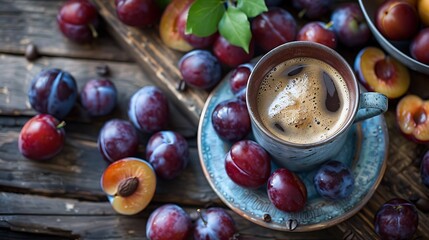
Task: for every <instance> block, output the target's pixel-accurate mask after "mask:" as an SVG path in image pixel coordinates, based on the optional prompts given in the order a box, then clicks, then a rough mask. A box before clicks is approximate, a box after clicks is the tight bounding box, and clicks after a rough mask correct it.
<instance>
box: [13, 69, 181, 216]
mask: <svg viewBox="0 0 429 240" xmlns="http://www.w3.org/2000/svg"><path fill="white" fill-rule="evenodd" d="M28 97H29V102H30V104H31V106H32V108H33V109H34V110H36V111H37V112H38V113H39V114H37V115H36V116H34V117H33V118H31V119H30V120H29V121H28V122H26V123H25V125H24V126H23V128H22V130H21V132H20V135H19V140H18V145H19V151H20V152H21V153H22V154H23V155H24V156H25V157H26V158H29V159H32V160H48V159H51V158H53V157H55V156H56V155H57V154H58V153H60V151H61V150H62V148H63V146H64V142H65V131H64V125H65V123H64V121H63V120H64V119H65V118H66V117H67V116H68V115H69V114H70V112H71V111H72V109H73V107H74V106H75V104H77V102H80V104H81V106H82V108H83V109H85V111H86V112H87V113H88V115H90V116H92V117H99V116H105V115H108V114H110V113H111V112H112V111H113V109H114V108H115V106H116V102H117V89H116V87H115V85H114V83H113V82H112V81H110V80H108V79H92V80H90V81H87V82H86V83H85V85H84V86H83V87H82V89H81V91H80V92H79V91H78V87H77V84H76V81H75V79H74V77H73V76H72V75H71V74H70V73H68V72H66V71H64V70H61V69H55V68H49V69H44V70H42V71H41V72H40V73H38V74H37V75H36V76H35V77H34V78H33V79H32V80H31V84H30V88H29V90H28ZM168 106H169V105H168V99H167V97H166V96H165V94H164V93H163V92H162V91H161V89H160V88H158V87H155V86H150V85H149V86H144V87H142V88H141V89H139V90H138V91H136V92H135V93H134V94H133V95H132V97H131V99H130V102H129V109H128V116H129V119H130V121H128V120H123V119H116V118H114V119H110V120H108V121H107V122H106V123H105V124H104V125H103V127H102V128H101V130H100V132H99V137H98V149H99V151H100V154H101V156H102V157H103V158H104V159H105V160H107V162H108V163H110V164H109V166H108V167H107V168H106V170H105V172H104V173H103V176H102V179H101V185H102V189H103V190H104V191H105V192H106V194H107V195H108V198H109V200H110V202H111V204H112V206H113V208H114V209H115V210H116V211H117V212H119V213H122V214H135V213H138V212H140V211H141V210H143V209H144V208H145V207H146V206H147V205H148V204H149V202H150V200H151V199H152V197H153V195H154V193H155V188H156V178H157V177H159V178H162V179H167V180H170V179H173V178H175V177H177V176H178V175H179V174H180V173H181V172H182V170H183V169H184V168H185V167H186V165H187V163H188V158H189V150H188V143H187V141H186V140H185V138H184V137H183V136H182V135H180V134H179V133H177V132H174V131H171V130H167V124H168V119H169V116H168V115H169V107H168ZM141 133H142V134H146V135H148V134H149V135H150V137H149V139H148V142H147V145H146V148H145V149H146V156H145V159H147V161H145V160H142V159H140V158H137V157H136V156H137V155H138V148H139V144H140V137H141Z"/></svg>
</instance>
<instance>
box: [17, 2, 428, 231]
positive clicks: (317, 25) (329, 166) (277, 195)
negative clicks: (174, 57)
mask: <svg viewBox="0 0 429 240" xmlns="http://www.w3.org/2000/svg"><path fill="white" fill-rule="evenodd" d="M395 1H396V2H399V1H397V0H390V1H386V2H395ZM192 2H193V1H192V0H174V1H172V2H171V3H170V4H169V5H168V6H167V8H166V9H165V10H164V11H163V12H162V10H161V9H160V8H159V6H158V5H157V4H156V2H155V0H115V6H116V13H117V17H118V19H119V20H120V21H121V22H123V23H124V24H126V25H128V26H132V27H139V28H140V27H148V26H151V25H154V24H157V23H159V34H160V37H161V39H162V41H163V42H164V44H165V45H167V46H168V47H170V48H172V49H176V50H179V51H183V52H188V53H186V54H185V55H184V56H183V57H182V58H181V59H180V61H179V63H178V68H179V71H180V73H181V75H182V78H183V80H184V81H185V82H186V84H187V85H189V86H191V87H195V88H199V89H204V90H210V89H211V88H213V87H214V86H215V85H216V84H217V83H218V82H219V81H220V79H221V78H222V74H223V73H222V70H223V69H225V68H231V69H234V70H233V72H232V74H231V77H230V86H231V91H232V92H233V93H234V98H232V99H228V100H226V101H224V102H222V103H220V104H219V105H218V106H216V108H215V110H214V112H213V113H212V123H213V127H214V129H215V131H216V132H217V134H218V135H219V137H220V138H222V139H223V140H225V141H228V142H230V143H232V146H231V148H230V150H229V151H228V153H227V155H226V157H225V170H226V172H227V174H228V176H229V177H230V178H231V180H232V181H234V182H235V183H236V184H238V185H240V186H242V187H245V188H250V189H255V188H260V187H261V186H264V185H266V187H267V195H268V196H269V199H270V200H271V202H272V203H273V204H274V205H275V206H276V207H277V208H278V209H280V210H283V211H287V212H296V211H300V210H302V209H303V208H304V207H305V204H306V201H307V190H306V186H305V185H304V184H303V182H302V181H301V180H300V178H299V176H298V175H297V174H295V173H294V172H292V171H289V170H288V169H285V168H279V169H276V170H274V171H273V172H271V171H272V167H271V161H270V157H269V155H268V154H267V153H266V152H265V150H264V149H263V148H262V147H261V146H259V145H258V143H256V142H254V141H252V140H249V139H246V137H247V136H248V134H249V132H250V130H251V127H250V118H249V114H248V112H247V108H246V103H245V101H246V87H245V86H246V84H247V80H248V77H249V75H250V73H251V71H252V70H253V66H252V65H251V64H249V63H248V62H249V61H250V60H251V59H252V58H253V56H254V55H255V54H263V53H266V52H268V51H270V50H271V49H273V48H274V47H276V46H278V45H280V44H283V43H286V42H290V41H296V40H302V41H314V42H318V43H321V44H324V45H327V46H329V47H331V48H333V49H335V48H336V47H337V46H338V43H341V44H343V45H344V46H347V47H362V46H364V45H365V43H367V42H368V40H369V38H370V37H371V36H370V31H369V29H368V26H367V24H366V22H365V20H364V17H363V14H362V12H361V10H360V8H359V6H358V4H357V3H353V2H350V3H346V4H340V5H336V8H335V9H332V8H331V6H332V0H317V1H308V0H292V1H291V3H290V4H291V6H292V7H293V8H295V9H297V10H298V11H300V13H299V15H300V17H305V18H307V19H308V20H310V22H308V23H307V24H305V25H304V26H302V28H301V29H298V25H297V21H296V19H295V17H294V16H293V15H292V14H290V13H289V12H288V11H287V10H286V9H284V8H282V7H281V6H280V5H281V4H285V3H283V2H282V1H279V0H266V4H267V6H269V10H268V11H267V12H264V13H262V14H260V15H259V16H257V17H255V18H253V19H252V20H251V31H252V40H251V41H250V46H249V52H245V51H244V50H243V49H241V48H239V47H237V46H234V45H231V44H230V43H229V42H228V41H227V40H226V39H225V38H224V37H222V36H221V35H220V34H218V33H215V34H213V35H211V36H208V37H198V36H195V35H192V34H186V33H185V28H186V27H185V26H186V20H187V13H188V11H189V7H190V5H191V4H192ZM402 2H414V4H416V3H415V2H416V1H411V0H410V1H402ZM418 2H419V5H418V6H417V5H414V7H418V8H417V12H419V14H420V15H422V14H421V13H420V12H423V14H425V13H426V12H427V11H426V10H427V9H428V6H429V3H428V1H426V0H420V1H418ZM386 4H392V3H386ZM411 4H413V3H411ZM403 5H405V4H404V3H398V4H397V5H394V6H395V7H398V9H407V7H408V5H407V6H403ZM404 7H405V8H404ZM390 9H392V8H390ZM415 9H416V8H414V10H415ZM425 9H426V10H425ZM397 12H402V13H403V12H404V11H403V10H401V11H396V12H395V11H393V10H392V14H395V13H397ZM425 16H427V14H426V15H425ZM326 17H330V18H329V19H330V21H329V22H328V23H325V22H321V21H320V19H322V18H323V19H326ZM420 18H421V21H422V23H423V24H428V23H427V19H426V18H427V17H420ZM386 19H387V18H386ZM396 20H400V21H399V22H401V24H405V23H407V22H409V21H408V15H407V17H405V16H403V15H400V17H399V18H397V19H396ZM405 20H406V21H405ZM380 22H381V21H380ZM57 23H58V26H59V28H60V30H61V32H62V33H63V34H64V36H66V37H67V38H69V39H71V40H73V41H76V42H79V43H85V42H89V41H91V40H92V39H94V38H95V37H97V28H98V27H99V24H100V19H99V16H98V13H97V9H96V8H95V6H94V5H93V4H92V3H91V2H90V1H88V0H70V1H68V2H66V3H65V4H64V5H63V6H62V7H61V9H60V10H59V13H58V15H57ZM398 24H399V23H398ZM377 25H379V26H382V25H383V26H386V27H385V28H386V31H389V30H392V29H393V27H392V28H391V27H389V26H395V28H394V29H397V28H396V26H399V25H395V24H393V25H392V24H390V25H386V24H385V23H380V24H379V23H377ZM416 26H417V24H416ZM413 27H414V26H413ZM379 28H380V27H379ZM381 28H384V27H381ZM401 30H412V28H408V27H406V28H402V29H401ZM380 31H381V32H384V31H383V30H382V29H380ZM395 31H396V30H395ZM384 34H385V36H389V33H384ZM428 35H429V31H428V30H427V28H426V29H424V30H421V31H420V33H419V34H418V35H417V36H415V40H413V44H411V50H410V52H411V54H412V55H413V57H415V58H416V59H417V60H419V61H421V62H423V63H427V61H428V60H427V59H428V58H429V56H428V55H427V54H426V53H427V51H421V50H419V49H421V48H425V47H426V49H427V46H428V42H429V40H428V39H429V37H428ZM392 40H394V39H392ZM422 46H423V47H422ZM424 54H426V55H424ZM398 66H399V67H398ZM355 70H356V73H357V76H358V79H359V80H360V81H361V82H362V83H363V84H364V86H365V87H367V89H368V90H370V91H378V92H382V93H384V94H386V95H387V96H388V97H389V98H396V97H399V96H401V95H402V94H404V93H405V92H406V90H407V89H408V86H409V73H408V71H407V69H406V68H405V67H403V66H402V65H401V64H398V63H397V61H395V60H394V59H389V57H386V56H385V55H384V53H383V52H382V51H380V50H379V49H374V48H365V49H362V51H361V52H360V53H359V54H358V56H357V57H356V60H355ZM386 83H387V84H386ZM28 95H29V102H30V104H31V106H32V107H33V108H34V109H35V110H36V111H37V112H39V113H40V114H38V115H36V116H35V117H33V118H32V119H30V120H29V121H28V122H27V123H26V124H25V125H24V127H23V128H22V130H21V133H20V136H19V150H20V152H21V153H22V154H23V155H24V156H25V157H27V158H29V159H35V160H44V159H50V158H52V157H54V156H55V155H56V154H58V153H59V152H60V151H61V149H62V147H63V145H64V140H65V131H64V122H63V120H64V118H65V117H66V116H67V115H68V114H69V113H70V112H71V111H72V109H73V106H74V105H75V103H76V102H77V101H78V100H80V104H81V105H82V107H83V108H84V109H85V110H86V111H87V112H88V114H89V115H91V116H94V117H97V116H103V115H107V114H109V113H110V112H112V110H113V109H114V108H115V105H116V96H117V92H116V88H115V86H114V84H113V82H111V81H109V80H106V79H95V80H92V81H89V82H88V83H87V84H86V85H85V86H84V87H83V88H82V90H81V92H80V94H79V93H78V90H77V85H76V82H75V80H74V78H73V77H72V75H71V74H70V73H67V72H66V71H63V70H60V69H46V70H44V71H42V72H41V73H39V74H38V75H37V76H36V77H35V78H34V79H33V80H32V83H31V87H30V90H29V93H28ZM412 106H419V107H412ZM428 106H429V104H428V103H427V102H425V101H424V100H422V99H420V98H419V97H417V96H407V97H405V98H404V99H402V100H401V102H400V103H399V104H398V107H397V116H398V123H399V125H400V126H401V130H402V131H403V132H404V134H405V135H406V136H408V137H410V138H411V139H412V140H414V141H416V142H428V141H429V131H428V130H427V129H429V127H427V126H429V117H428V116H427V115H426V113H429V107H428ZM168 112H169V109H168V101H167V98H166V97H165V95H164V94H163V93H162V91H161V90H160V89H159V88H157V87H154V86H146V87H143V88H142V89H140V90H138V91H137V92H136V93H135V94H134V95H133V96H132V98H131V99H130V103H129V112H128V113H129V121H128V120H123V119H111V120H109V121H108V122H106V123H105V125H104V126H103V127H102V129H101V130H100V134H99V139H98V148H99V151H100V153H101V155H102V157H103V158H104V159H105V160H107V162H109V163H110V164H109V166H108V167H107V168H106V170H105V172H104V173H103V176H102V179H101V185H102V189H103V191H104V192H106V194H107V195H108V198H109V200H110V202H111V204H112V206H113V208H114V209H115V210H116V211H117V212H119V213H121V214H135V213H138V212H140V211H141V210H142V209H144V208H145V207H146V206H147V205H148V204H149V202H150V201H151V199H152V197H153V195H154V192H155V188H156V179H157V177H160V178H164V179H174V178H175V177H177V176H178V174H180V172H181V171H182V170H183V169H184V168H185V166H186V164H187V162H188V146H187V142H186V140H185V139H184V138H183V137H182V136H180V134H178V133H176V132H173V131H168V130H165V129H166V125H167V119H168ZM410 114H411V115H412V117H409V116H410ZM413 121H414V122H413ZM413 124H414V125H413ZM411 125H412V126H414V127H409V126H411ZM402 126H403V127H402ZM425 129H426V130H425ZM141 133H143V134H150V135H151V137H150V139H149V141H148V144H147V146H146V156H145V158H146V160H147V161H146V160H143V159H141V158H137V157H136V155H137V154H138V147H139V143H140V136H141V135H140V134H141ZM166 158H168V159H171V160H169V161H166V160H165V159H166ZM421 176H422V180H423V183H424V184H425V185H426V186H428V187H429V153H428V154H426V155H425V157H424V159H423V161H422V165H421ZM274 183H276V184H274ZM313 183H314V187H315V189H316V190H317V192H318V193H319V194H320V195H321V196H322V197H324V198H326V199H330V200H335V199H341V198H345V197H347V196H349V195H350V193H351V191H352V189H353V185H354V179H353V176H352V173H351V171H350V169H349V168H348V166H345V165H344V164H342V163H340V162H337V161H329V162H327V163H325V164H324V165H322V166H321V167H320V168H319V169H318V171H317V173H316V174H315V176H314V181H313ZM192 222H194V223H193V224H192ZM393 222H396V223H398V225H395V226H392V223H393ZM177 223H179V225H177ZM417 224H418V216H417V213H416V210H415V207H414V205H413V204H411V203H409V202H407V201H405V200H402V199H394V200H392V201H389V202H387V203H386V204H384V205H383V206H382V207H381V208H380V210H379V211H378V213H377V215H376V220H375V230H376V232H377V233H378V234H379V235H380V236H381V237H382V238H383V239H397V238H400V239H403V238H407V237H410V236H412V234H413V233H414V232H415V230H416V228H417ZM219 226H223V227H222V228H219ZM392 227H393V228H392ZM146 230H147V237H148V238H149V239H158V237H159V238H163V239H185V238H186V237H189V236H190V235H192V234H193V236H194V238H195V239H209V238H210V239H215V238H220V239H222V238H224V237H225V238H226V239H227V238H231V237H232V236H233V234H234V233H235V231H236V230H235V226H234V223H233V221H232V219H231V217H230V216H229V215H228V214H227V213H226V212H225V211H224V210H223V209H220V208H211V209H207V210H205V211H202V212H201V214H200V218H199V219H197V220H191V219H190V217H189V215H188V214H187V213H186V212H185V211H184V210H183V209H182V208H181V207H180V206H177V205H173V204H167V205H164V206H161V207H159V208H158V209H156V210H155V211H154V212H153V213H152V214H151V216H150V218H149V221H148V223H147V227H146ZM192 232H193V233H192Z"/></svg>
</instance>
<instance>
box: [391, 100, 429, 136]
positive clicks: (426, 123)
mask: <svg viewBox="0 0 429 240" xmlns="http://www.w3.org/2000/svg"><path fill="white" fill-rule="evenodd" d="M396 121H397V124H398V126H399V129H400V130H401V132H402V133H403V134H404V135H405V136H406V137H407V138H409V139H411V140H412V141H414V142H417V143H427V142H429V101H427V100H423V99H421V98H420V97H419V96H416V95H407V96H404V97H403V98H402V99H401V100H400V101H399V102H398V104H397V105H396Z"/></svg>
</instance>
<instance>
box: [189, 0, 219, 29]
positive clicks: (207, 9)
mask: <svg viewBox="0 0 429 240" xmlns="http://www.w3.org/2000/svg"><path fill="white" fill-rule="evenodd" d="M223 2H224V1H223V0H196V1H195V2H194V3H193V4H192V5H191V8H190V9H189V13H188V20H187V23H186V33H192V34H194V35H197V36H199V37H207V36H210V35H211V34H213V33H215V32H216V31H217V26H218V24H219V21H220V19H221V18H222V16H223V14H224V13H225V7H224V4H223Z"/></svg>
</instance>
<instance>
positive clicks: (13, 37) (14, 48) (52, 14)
mask: <svg viewBox="0 0 429 240" xmlns="http://www.w3.org/2000/svg"><path fill="white" fill-rule="evenodd" d="M64 2H65V0H61V1H52V0H0V52H3V53H13V54H24V53H25V49H26V47H27V45H28V44H30V43H32V44H34V45H36V46H37V48H38V50H39V53H40V54H41V55H44V56H64V57H73V58H87V59H104V60H114V61H131V58H130V57H129V55H128V54H127V53H125V52H124V51H122V49H121V48H120V47H119V46H118V44H117V43H116V42H114V41H113V39H111V38H110V37H109V36H108V34H107V33H106V31H105V30H104V23H103V22H102V25H101V27H100V30H99V37H98V38H97V39H96V40H95V41H94V42H92V43H88V44H77V43H74V42H72V41H70V40H68V39H66V38H65V37H64V36H63V35H62V34H61V32H60V31H59V29H58V26H57V22H56V15H57V13H58V10H59V8H60V6H61V5H62V4H63V3H64Z"/></svg>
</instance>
